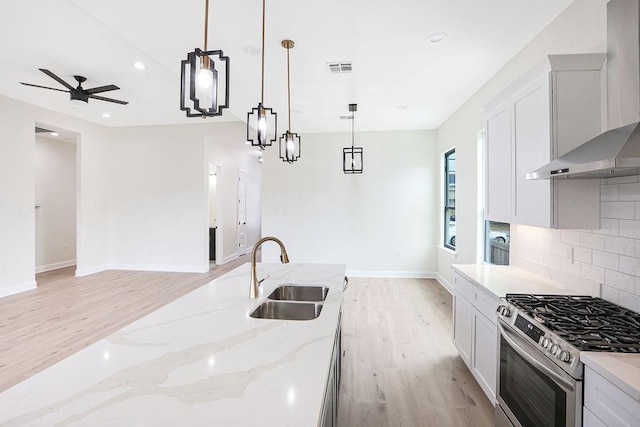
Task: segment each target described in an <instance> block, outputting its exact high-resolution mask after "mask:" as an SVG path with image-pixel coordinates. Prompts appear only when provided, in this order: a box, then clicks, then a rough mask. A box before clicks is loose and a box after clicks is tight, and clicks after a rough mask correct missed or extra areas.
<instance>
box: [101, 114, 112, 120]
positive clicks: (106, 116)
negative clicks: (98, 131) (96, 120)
mask: <svg viewBox="0 0 640 427" xmlns="http://www.w3.org/2000/svg"><path fill="white" fill-rule="evenodd" d="M102 117H104V118H107V119H108V118H109V117H111V114H109V113H102Z"/></svg>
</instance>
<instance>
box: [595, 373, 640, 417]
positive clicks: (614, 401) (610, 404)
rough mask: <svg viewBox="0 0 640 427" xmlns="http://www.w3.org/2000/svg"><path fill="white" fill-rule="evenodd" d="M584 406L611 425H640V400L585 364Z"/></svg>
mask: <svg viewBox="0 0 640 427" xmlns="http://www.w3.org/2000/svg"><path fill="white" fill-rule="evenodd" d="M584 406H585V407H586V408H587V409H588V410H590V411H591V412H592V413H593V415H595V416H596V417H597V418H599V419H600V420H601V421H602V422H603V423H604V424H605V425H607V426H609V427H637V426H640V402H638V401H636V400H634V399H633V398H632V397H631V396H629V395H628V394H626V393H625V392H623V391H622V390H620V389H619V388H618V387H616V386H615V385H613V384H611V383H610V382H609V381H607V380H606V379H605V378H604V377H602V376H601V375H600V374H598V373H597V372H595V371H594V370H593V369H590V368H589V367H588V366H585V377H584ZM596 425H597V424H596Z"/></svg>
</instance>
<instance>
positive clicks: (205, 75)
mask: <svg viewBox="0 0 640 427" xmlns="http://www.w3.org/2000/svg"><path fill="white" fill-rule="evenodd" d="M196 83H197V84H198V86H200V87H201V88H203V89H208V88H210V87H211V85H213V71H211V70H209V69H206V68H200V70H199V71H198V75H197V76H196Z"/></svg>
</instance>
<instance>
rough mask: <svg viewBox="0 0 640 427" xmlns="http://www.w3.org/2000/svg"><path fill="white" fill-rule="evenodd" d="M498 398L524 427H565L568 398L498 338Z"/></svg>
mask: <svg viewBox="0 0 640 427" xmlns="http://www.w3.org/2000/svg"><path fill="white" fill-rule="evenodd" d="M500 397H502V400H504V402H505V403H506V404H507V406H508V407H509V409H510V410H511V412H513V414H514V415H515V416H516V418H517V419H518V421H519V422H520V424H522V426H523V427H565V426H566V414H567V394H566V392H565V391H564V390H563V389H562V388H560V387H559V386H558V385H557V384H556V383H555V382H553V381H552V380H551V379H550V378H548V377H547V376H545V375H544V373H542V372H541V371H539V370H538V369H536V368H535V367H534V366H532V365H531V364H530V363H529V362H527V361H526V360H524V359H523V358H522V357H520V356H519V355H518V353H516V351H515V350H513V349H512V348H511V347H510V346H509V344H507V342H506V341H505V339H504V338H502V337H500Z"/></svg>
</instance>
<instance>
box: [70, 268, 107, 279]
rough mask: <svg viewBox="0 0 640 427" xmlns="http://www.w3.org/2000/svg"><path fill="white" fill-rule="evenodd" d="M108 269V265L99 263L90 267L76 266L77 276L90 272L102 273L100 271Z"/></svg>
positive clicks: (86, 274)
mask: <svg viewBox="0 0 640 427" xmlns="http://www.w3.org/2000/svg"><path fill="white" fill-rule="evenodd" d="M108 269H109V266H108V265H99V266H96V267H89V268H77V267H76V277H84V276H88V275H90V274H96V273H100V272H102V271H105V270H108Z"/></svg>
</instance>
